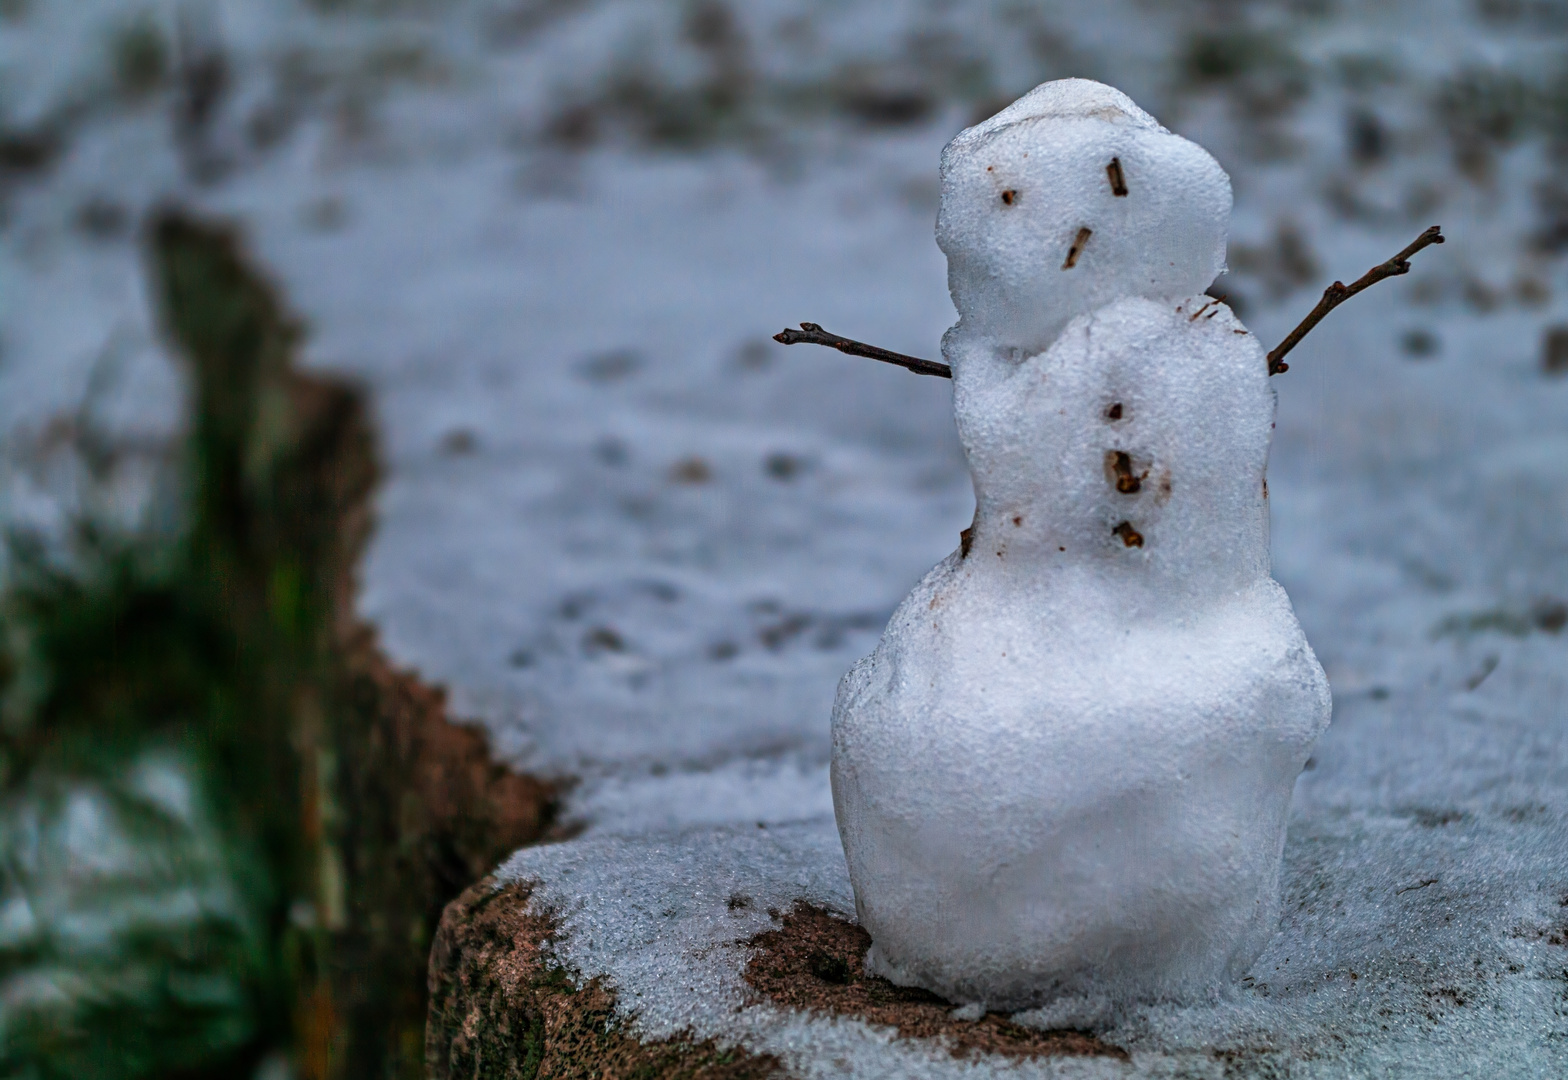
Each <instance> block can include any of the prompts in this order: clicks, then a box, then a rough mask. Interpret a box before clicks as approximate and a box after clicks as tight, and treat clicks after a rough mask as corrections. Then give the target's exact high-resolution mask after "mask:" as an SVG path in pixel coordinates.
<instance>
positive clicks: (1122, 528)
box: [1111, 521, 1143, 548]
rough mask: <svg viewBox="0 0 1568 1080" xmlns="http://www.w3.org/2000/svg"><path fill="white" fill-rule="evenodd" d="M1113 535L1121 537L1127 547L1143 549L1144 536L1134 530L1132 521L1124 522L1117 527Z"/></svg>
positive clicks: (1113, 530) (1112, 531) (1112, 532)
mask: <svg viewBox="0 0 1568 1080" xmlns="http://www.w3.org/2000/svg"><path fill="white" fill-rule="evenodd" d="M1111 535H1112V536H1117V537H1120V538H1121V542H1122V544H1123V545H1125V546H1126V547H1130V548H1133V547H1135V548H1141V547H1143V534H1142V533H1140V532H1139V531H1138V530H1137V529H1134V528H1133V527H1132V522H1130V521H1124V522H1122V523H1121V524H1120V525H1118V526H1116V528H1114V529H1112V530H1111Z"/></svg>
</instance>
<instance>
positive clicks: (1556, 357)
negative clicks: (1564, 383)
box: [1541, 326, 1568, 375]
mask: <svg viewBox="0 0 1568 1080" xmlns="http://www.w3.org/2000/svg"><path fill="white" fill-rule="evenodd" d="M1541 370H1542V371H1544V372H1546V374H1548V375H1563V374H1568V326H1549V327H1547V328H1546V333H1545V334H1544V335H1542V337H1541Z"/></svg>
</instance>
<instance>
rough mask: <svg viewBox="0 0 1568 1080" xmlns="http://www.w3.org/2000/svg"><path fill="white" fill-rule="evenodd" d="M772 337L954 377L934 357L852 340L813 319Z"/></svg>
mask: <svg viewBox="0 0 1568 1080" xmlns="http://www.w3.org/2000/svg"><path fill="white" fill-rule="evenodd" d="M773 340H774V341H777V342H778V343H779V344H780V345H801V344H806V345H826V346H827V347H828V348H830V349H837V350H838V351H839V352H841V353H848V354H849V355H850V356H865V357H869V358H870V359H872V360H880V361H882V362H883V363H884V364H897V365H898V366H899V367H901V368H908V369H909V370H910V371H913V372H914V373H915V374H916V375H936V376H939V377H941V378H943V379H951V378H952V377H953V369H952V368H950V367H948V366H947V365H946V364H943V363H938V362H937V361H935V360H922V359H920V358H919V357H918V356H905V355H904V354H903V353H896V352H892V351H890V350H888V349H879V348H877V347H876V346H875V345H867V344H865V343H864V342H861V341H851V340H850V339H849V338H846V337H839V336H838V335H837V334H830V333H828V332H827V331H826V330H824V329H822V327H820V326H818V325H817V324H816V323H814V322H803V323H801V324H800V329H799V330H788V329H786V330H782V331H780V332H779V333H777V334H774V335H773Z"/></svg>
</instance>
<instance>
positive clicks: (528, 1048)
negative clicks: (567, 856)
mask: <svg viewBox="0 0 1568 1080" xmlns="http://www.w3.org/2000/svg"><path fill="white" fill-rule="evenodd" d="M531 891H532V888H531V886H529V885H528V884H511V885H505V886H501V885H497V883H496V882H495V881H494V880H492V879H488V878H487V879H486V880H484V881H481V882H479V883H478V884H477V885H474V886H472V887H471V888H469V889H468V890H467V891H466V892H464V893H463V895H462V896H460V897H458V899H456V900H454V901H452V903H451V904H450V905H448V907H447V909H446V914H445V915H444V916H443V917H442V919H441V926H440V929H439V930H438V931H437V932H436V941H435V946H434V947H433V948H432V949H431V952H430V1019H429V1026H428V1029H427V1031H426V1042H425V1054H426V1061H427V1064H428V1067H429V1076H430V1078H431V1080H599V1078H600V1077H606V1076H613V1077H625V1078H637V1080H675V1078H677V1077H679V1078H691V1080H753V1078H761V1077H773V1076H777V1075H780V1074H781V1073H782V1067H781V1065H780V1063H779V1061H778V1059H777V1058H775V1057H772V1056H771V1055H758V1054H750V1053H748V1052H746V1051H745V1050H743V1049H740V1048H738V1047H723V1046H720V1045H719V1044H718V1043H716V1042H714V1041H713V1040H711V1039H710V1040H704V1041H701V1042H699V1041H697V1040H695V1039H691V1038H674V1039H666V1040H659V1041H653V1042H641V1041H639V1040H638V1039H637V1038H636V1036H635V1035H634V1034H632V1033H631V1032H629V1031H628V1030H627V1028H626V1026H625V1025H624V1024H622V1023H621V1022H620V1021H619V1020H618V1019H617V1018H616V1015H615V997H614V995H613V994H612V993H611V992H610V991H609V990H608V989H606V988H605V987H604V986H603V984H601V983H600V982H599V980H597V979H589V980H587V981H586V982H583V983H582V984H581V985H578V980H576V979H574V978H573V976H572V975H571V973H569V972H567V971H564V970H562V969H561V968H560V967H558V966H556V965H555V964H554V963H552V962H551V960H550V958H549V955H548V949H547V948H546V945H547V943H548V942H549V940H550V938H551V937H552V936H553V935H554V934H555V933H556V927H555V924H554V922H553V920H552V919H551V918H550V917H549V916H548V915H546V914H542V913H540V912H537V911H533V910H531V909H530V908H529V905H528V898H529V894H530V892H531Z"/></svg>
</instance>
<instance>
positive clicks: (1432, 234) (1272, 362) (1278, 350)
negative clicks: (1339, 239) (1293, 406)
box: [1269, 225, 1443, 375]
mask: <svg viewBox="0 0 1568 1080" xmlns="http://www.w3.org/2000/svg"><path fill="white" fill-rule="evenodd" d="M1442 242H1443V228H1442V226H1441V225H1433V226H1432V227H1431V228H1430V229H1428V230H1427V231H1426V232H1424V233H1422V234H1421V235H1420V236H1418V237H1416V238H1415V240H1413V241H1411V243H1410V246H1409V247H1407V248H1405V250H1403V251H1401V252H1400V253H1399V254H1398V255H1395V256H1394V257H1393V258H1392V259H1389V260H1388V261H1387V262H1386V263H1379V264H1378V265H1377V266H1374V267H1373V268H1372V269H1370V270H1368V271H1367V272H1366V273H1365V274H1362V275H1361V276H1360V277H1359V278H1357V279H1356V280H1355V281H1353V282H1351V283H1350V284H1349V285H1346V284H1344V283H1343V282H1340V281H1336V282H1334V284H1332V285H1330V286H1329V287H1328V288H1326V289H1324V290H1323V299H1321V300H1319V301H1318V306H1317V307H1315V308H1313V309H1312V310H1311V311H1310V312H1309V313H1308V314H1307V317H1306V318H1305V319H1302V320H1301V324H1300V325H1299V326H1297V327H1296V328H1295V329H1294V330H1292V331H1291V332H1290V335H1289V336H1288V337H1286V338H1285V340H1284V341H1282V342H1280V343H1279V345H1277V346H1276V347H1275V349H1274V351H1273V352H1271V353H1269V374H1270V375H1278V374H1279V373H1280V372H1282V371H1289V370H1290V365H1289V364H1287V363H1285V354H1286V353H1288V352H1290V350H1291V349H1294V348H1295V347H1296V346H1297V345H1299V344H1300V343H1301V339H1302V338H1304V337H1306V336H1307V333H1308V331H1310V330H1311V329H1312V328H1313V327H1314V326H1316V325H1317V324H1318V323H1320V322H1322V321H1323V316H1325V315H1327V314H1328V313H1329V312H1331V311H1333V310H1334V309H1335V308H1337V307H1338V306H1339V305H1340V304H1343V303H1344V302H1345V301H1346V300H1349V299H1350V298H1351V297H1352V296H1354V295H1356V293H1358V292H1360V291H1361V290H1362V289H1366V288H1370V287H1371V286H1373V285H1376V284H1377V283H1378V282H1380V281H1382V280H1383V279H1384V278H1391V277H1398V276H1399V275H1400V274H1408V273H1410V256H1412V255H1414V254H1415V253H1416V252H1418V251H1420V250H1421V249H1422V248H1424V247H1427V246H1428V245H1430V244H1441V243H1442Z"/></svg>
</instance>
